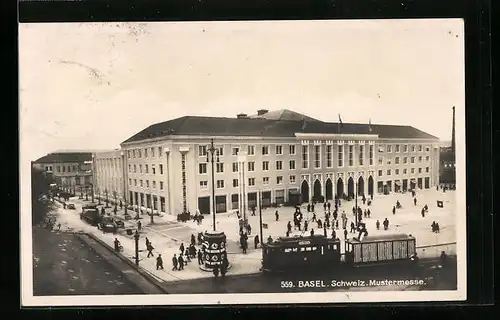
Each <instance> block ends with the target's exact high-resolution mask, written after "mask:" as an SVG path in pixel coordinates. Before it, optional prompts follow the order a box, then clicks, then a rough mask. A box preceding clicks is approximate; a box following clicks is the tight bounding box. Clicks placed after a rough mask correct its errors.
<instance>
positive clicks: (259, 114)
mask: <svg viewBox="0 0 500 320" xmlns="http://www.w3.org/2000/svg"><path fill="white" fill-rule="evenodd" d="M268 112H269V110H267V109H260V110H257V115H258V116H262V115H264V114H266V113H268Z"/></svg>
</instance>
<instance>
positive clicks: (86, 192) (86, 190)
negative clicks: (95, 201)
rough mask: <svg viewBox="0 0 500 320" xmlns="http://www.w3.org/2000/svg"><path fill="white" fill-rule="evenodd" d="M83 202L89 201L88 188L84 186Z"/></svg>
mask: <svg viewBox="0 0 500 320" xmlns="http://www.w3.org/2000/svg"><path fill="white" fill-rule="evenodd" d="M85 201H89V186H85Z"/></svg>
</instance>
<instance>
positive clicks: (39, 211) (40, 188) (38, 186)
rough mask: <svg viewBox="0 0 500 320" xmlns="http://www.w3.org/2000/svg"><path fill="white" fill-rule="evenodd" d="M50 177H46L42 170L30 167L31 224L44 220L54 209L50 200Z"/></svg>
mask: <svg viewBox="0 0 500 320" xmlns="http://www.w3.org/2000/svg"><path fill="white" fill-rule="evenodd" d="M51 183H52V179H51V178H49V177H47V175H46V174H45V172H44V171H43V170H39V169H36V168H31V218H32V224H33V225H37V224H38V223H40V222H42V221H44V220H45V217H46V216H47V215H48V214H49V213H50V212H51V211H52V210H53V209H54V204H53V203H52V201H51V200H50V197H51V195H52V194H51V190H50V184H51Z"/></svg>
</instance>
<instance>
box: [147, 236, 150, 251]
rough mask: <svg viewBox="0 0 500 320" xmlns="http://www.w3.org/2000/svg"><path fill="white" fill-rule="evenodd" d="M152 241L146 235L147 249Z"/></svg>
mask: <svg viewBox="0 0 500 320" xmlns="http://www.w3.org/2000/svg"><path fill="white" fill-rule="evenodd" d="M150 243H151V242H150V241H149V239H148V237H146V250H147V249H148V247H149V244H150Z"/></svg>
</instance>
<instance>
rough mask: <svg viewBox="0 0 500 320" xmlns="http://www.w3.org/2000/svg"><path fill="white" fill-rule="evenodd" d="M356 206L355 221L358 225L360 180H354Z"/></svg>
mask: <svg viewBox="0 0 500 320" xmlns="http://www.w3.org/2000/svg"><path fill="white" fill-rule="evenodd" d="M354 194H355V195H354V197H355V201H354V207H355V208H356V210H355V213H354V222H355V223H356V226H358V181H357V180H356V182H354Z"/></svg>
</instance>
